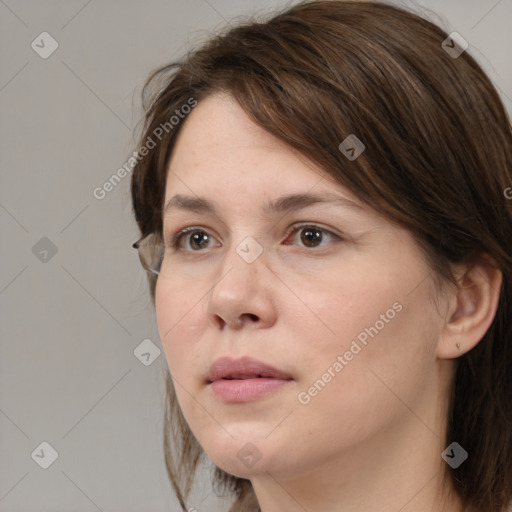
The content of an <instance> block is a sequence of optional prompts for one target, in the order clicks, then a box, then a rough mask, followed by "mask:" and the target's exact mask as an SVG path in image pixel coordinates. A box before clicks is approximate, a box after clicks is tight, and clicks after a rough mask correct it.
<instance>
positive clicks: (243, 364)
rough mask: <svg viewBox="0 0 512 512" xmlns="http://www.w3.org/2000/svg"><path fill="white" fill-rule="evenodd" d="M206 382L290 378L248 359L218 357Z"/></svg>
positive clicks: (283, 373)
mask: <svg viewBox="0 0 512 512" xmlns="http://www.w3.org/2000/svg"><path fill="white" fill-rule="evenodd" d="M206 379H207V382H208V383H211V382H215V381H217V380H221V379H224V380H247V379H282V380H291V379H292V376H291V375H290V374H289V373H287V372H285V371H283V370H279V369H277V368H274V367H273V366H271V365H269V364H267V363H264V362H262V361H258V360H257V359H253V358H250V357H242V358H239V359H233V358H230V357H220V358H219V359H216V360H215V361H214V363H213V364H212V366H211V367H210V371H209V373H208V375H207V377H206Z"/></svg>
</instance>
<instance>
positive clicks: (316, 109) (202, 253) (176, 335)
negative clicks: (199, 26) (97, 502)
mask: <svg viewBox="0 0 512 512" xmlns="http://www.w3.org/2000/svg"><path fill="white" fill-rule="evenodd" d="M145 93H146V94H147V95H148V97H149V101H148V103H147V106H146V117H145V126H144V133H143V135H142V138H141V142H140V147H141V150H140V151H141V153H142V152H143V153H145V156H144V157H143V158H141V159H139V160H138V163H137V164H136V166H135V168H134V170H133V177H132V201H133V208H134V213H135V217H136V220H137V222H138V225H139V228H140V231H141V239H140V240H139V242H137V243H136V244H134V245H135V247H136V248H138V249H139V254H140V257H141V261H142V263H143V265H144V267H145V268H146V269H147V270H148V271H150V273H149V274H148V276H149V282H150V290H151V296H152V299H153V301H154V304H155V307H156V317H157V323H158V329H159V333H160V337H161V341H162V345H163V348H164V350H165V354H166V358H167V362H168V366H169V370H170V374H169V377H168V381H167V386H168V388H167V393H168V410H167V412H166V428H165V436H164V447H165V460H166V466H167V470H168V474H169V477H170V480H171V482H172V484H173V487H174V490H175V492H176V495H177V497H178V500H179V502H180V504H181V506H182V508H183V510H187V507H188V506H191V504H187V503H186V500H187V496H188V494H189V491H190V488H191V485H192V483H193V479H194V475H195V471H196V467H197V464H198V462H199V461H200V460H201V457H202V456H203V455H204V454H206V455H207V456H208V458H209V459H211V461H213V463H214V464H215V474H214V487H215V488H216V489H218V488H221V487H222V486H224V488H225V489H226V490H227V491H229V492H230V493H231V495H232V497H233V505H232V507H231V508H230V510H231V511H240V512H241V511H244V512H249V511H251V512H252V511H262V512H277V511H283V510H286V511H287V512H290V511H304V510H307V511H308V512H315V511H320V510H332V511H343V512H347V511H350V512H355V511H357V512H366V511H375V510H379V511H398V510H400V511H402V512H406V511H415V512H427V511H429V512H430V511H440V510H443V511H445V512H456V511H462V510H468V511H479V512H488V511H495V512H498V511H499V512H504V511H506V510H507V507H508V506H509V505H510V501H511V499H512V445H511V432H512V384H511V379H510V375H511V374H512V372H511V369H512V350H511V344H512V327H511V326H512V322H511V320H512V318H511V304H512V256H511V255H512V236H511V235H512V229H511V220H512V214H511V206H512V203H511V201H510V199H509V198H508V196H507V194H506V190H507V189H509V188H510V186H511V185H512V172H511V168H512V134H511V125H510V120H509V118H508V117H507V114H506V111H505V109H504V107H503V104H502V102H501V100H500V98H499V96H498V94H497V92H496V90H495V89H494V87H493V86H492V84H491V83H490V81H489V79H488V78H487V77H486V75H485V74H484V72H483V71H482V69H481V68H480V67H479V65H478V64H477V63H476V62H475V60H474V59H473V58H472V57H471V56H470V55H468V53H467V51H464V47H463V45H461V43H460V39H456V38H455V37H451V38H450V36H449V34H447V33H445V32H444V31H443V30H441V29H440V28H439V27H437V26H435V25H434V24H432V23H431V22H429V21H427V20H424V19H422V18H420V17H418V16H417V15H415V14H413V13H411V12H408V11H406V10H404V9H400V8H398V7H394V6H391V5H387V4H383V3H376V2H346V1H318V2H305V3H301V4H298V5H295V6H294V7H291V8H289V9H287V10H286V11H284V12H282V13H280V14H277V15H275V16H274V17H273V18H272V19H270V20H268V21H266V22H261V23H258V22H255V21H254V22H247V23H245V24H241V25H239V26H237V27H235V28H232V29H230V30H229V31H227V32H225V33H224V34H221V35H219V36H217V37H215V38H212V39H211V40H210V41H209V42H207V43H206V44H204V45H203V46H202V47H201V48H199V49H197V51H195V52H193V53H191V54H189V55H188V56H187V57H186V58H185V59H184V60H183V61H181V62H179V63H173V64H170V65H168V66H165V67H163V68H161V69H160V70H158V71H157V72H155V73H154V74H153V75H152V76H151V77H150V79H149V80H148V82H147V84H146V87H145ZM192 505H194V504H192ZM195 506H196V508H197V509H198V510H199V508H200V507H199V506H198V505H197V504H195Z"/></svg>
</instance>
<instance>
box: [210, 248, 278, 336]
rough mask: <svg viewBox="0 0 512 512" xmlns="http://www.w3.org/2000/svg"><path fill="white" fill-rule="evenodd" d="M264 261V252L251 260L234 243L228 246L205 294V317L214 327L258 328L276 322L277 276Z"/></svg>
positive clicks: (266, 326)
mask: <svg viewBox="0 0 512 512" xmlns="http://www.w3.org/2000/svg"><path fill="white" fill-rule="evenodd" d="M241 254H242V255H241ZM265 262H266V258H265V252H263V253H261V254H260V255H259V256H258V257H257V258H256V259H255V260H254V261H251V258H246V257H245V255H244V254H243V252H240V253H239V252H237V251H236V247H231V248H230V249H229V251H228V253H227V254H226V256H225V258H224V260H223V263H222V265H221V266H220V267H221V268H220V272H219V274H218V275H217V277H216V284H215V285H214V286H213V288H212V290H211V293H210V294H209V298H208V304H207V315H208V320H209V321H210V322H212V323H213V325H214V326H215V327H217V328H218V329H220V330H222V329H225V328H231V329H241V328H243V327H249V328H260V329H261V328H268V327H270V326H272V325H273V324H274V323H275V321H276V307H275V304H274V300H275V296H276V294H275V290H273V289H272V288H273V287H275V286H276V284H277V283H276V281H277V280H276V278H275V277H274V276H273V273H272V272H271V271H270V270H269V268H268V267H267V266H266V263H265ZM272 291H274V293H272Z"/></svg>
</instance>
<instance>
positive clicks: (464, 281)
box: [437, 253, 503, 359]
mask: <svg viewBox="0 0 512 512" xmlns="http://www.w3.org/2000/svg"><path fill="white" fill-rule="evenodd" d="M457 275H458V281H459V285H460V287H459V289H458V290H456V291H454V292H451V293H452V294H451V295H450V296H449V300H448V307H447V310H446V313H447V314H446V321H445V323H444V325H443V326H442V328H441V333H440V336H439V341H438V344H437V357H439V358H440V359H453V358H456V357H459V356H461V355H462V354H464V353H466V352H469V351H470V350H471V349H472V348H473V347H475V346H476V345H477V344H478V342H479V341H480V340H481V339H482V338H483V337H484V335H485V333H486V332H487V330H488V329H489V327H490V326H491V324H492V322H493V320H494V317H495V315H496V310H497V309H498V302H499V298H500V288H501V283H502V280H503V274H502V272H501V270H499V269H498V268H497V266H496V261H495V260H494V259H493V258H492V257H491V256H490V255H488V254H487V253H483V254H482V255H480V256H479V257H478V258H477V259H476V260H475V261H474V262H473V264H472V265H471V267H470V268H468V267H467V266H460V267H458V272H457Z"/></svg>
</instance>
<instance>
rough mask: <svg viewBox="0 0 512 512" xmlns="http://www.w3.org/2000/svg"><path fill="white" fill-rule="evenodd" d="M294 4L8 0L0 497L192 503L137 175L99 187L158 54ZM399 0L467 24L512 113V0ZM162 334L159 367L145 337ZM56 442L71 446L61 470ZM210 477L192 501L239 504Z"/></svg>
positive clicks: (147, 505)
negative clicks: (183, 477) (173, 441)
mask: <svg viewBox="0 0 512 512" xmlns="http://www.w3.org/2000/svg"><path fill="white" fill-rule="evenodd" d="M292 3H294V2H283V1H278V0H274V1H271V0H268V1H251V0H244V1H236V0H208V1H206V0H189V1H187V2H184V1H178V0H170V1H169V0H167V1H159V0H150V1H142V0H127V1H115V0H92V1H86V0H77V1H63V0H61V1H47V0H46V1H41V0H32V1H27V0H17V1H14V0H5V1H0V38H1V44H0V52H1V53H0V58H1V66H0V108H1V113H2V117H1V126H0V141H1V151H0V159H1V160H0V166H1V178H0V180H1V181H0V226H1V235H2V243H1V253H0V261H1V268H0V321H1V353H0V365H1V368H0V511H10V512H15V511H16V512H18V511H37V512H40V511H50V510H51V511H53V512H59V511H67V512H82V511H83V512H89V511H91V512H94V511H98V510H99V511H104V512H110V511H121V510H122V511H124V512H131V511H134V512H135V511H137V512H142V511H144V512H150V511H154V512H157V511H175V510H176V511H177V510H179V507H178V505H177V502H176V501H175V499H174V497H173V495H172V492H171V489H170V484H169V483H168V481H167V475H166V472H165V467H164V463H163V454H162V433H161V429H162V414H163V403H164V402H163V398H164V388H163V382H164V381H163V374H164V372H163V370H164V368H165V366H164V365H165V364H166V362H165V358H164V353H163V351H161V353H160V356H159V357H157V358H156V359H155V360H154V361H153V359H154V358H155V357H156V355H157V348H159V349H160V350H161V349H162V347H161V344H160V341H159V339H158V333H157V329H156V323H155V320H154V312H153V310H152V307H151V303H150V299H149V295H148V292H147V285H146V280H145V275H144V273H143V271H142V269H141V268H140V267H139V264H138V259H137V255H136V252H135V251H134V250H133V249H131V248H130V244H131V243H132V242H133V241H135V239H136V238H137V234H138V232H137V230H136V226H135V223H134V221H133V220H132V215H131V205H130V198H129V194H128V191H129V180H130V175H128V176H127V177H126V178H124V179H123V180H122V181H121V183H119V184H118V185H117V186H116V187H115V188H114V189H113V190H112V191H110V192H109V193H108V194H107V195H106V197H105V198H104V199H102V200H99V199H96V198H95V197H94V195H93V191H94V189H95V188H97V187H101V186H102V185H103V183H104V182H105V181H107V180H108V179H109V178H110V177H111V176H112V174H114V173H115V172H116V171H117V169H119V168H120V167H121V166H122V165H123V163H125V161H126V159H127V157H128V156H129V155H130V154H131V151H133V149H134V145H135V144H134V138H133V129H134V128H135V124H136V122H137V121H138V120H139V118H140V114H141V110H140V88H141V85H142V83H143V82H144V80H145V78H146V77H147V75H148V73H149V72H150V71H151V70H152V69H154V68H155V67H157V66H159V65H161V64H163V63H165V62H168V61H170V60H172V59H173V58H175V57H178V56H179V55H181V54H182V53H183V52H184V51H185V50H186V49H187V48H188V47H190V46H191V45H193V44H194V42H197V41H201V40H203V39H204V38H205V37H206V36H207V35H208V32H209V31H211V30H215V29H217V28H220V27H221V26H223V25H225V23H227V22H233V20H235V19H236V17H238V16H241V15H249V14H251V13H253V12H254V11H256V10H257V11H260V12H266V11H268V10H269V8H272V7H283V6H285V5H291V4H292ZM396 3H398V2H396ZM399 5H405V6H409V7H413V8H415V9H416V10H417V11H421V9H420V6H425V7H427V8H429V9H432V10H433V11H434V12H436V13H438V14H439V15H440V16H442V19H441V20H439V19H435V18H431V19H432V20H433V21H434V22H436V23H438V24H442V25H443V28H445V30H447V31H448V32H451V31H453V30H456V31H457V32H459V33H460V34H461V35H462V36H463V37H464V38H465V39H466V40H467V41H468V42H469V44H470V47H469V49H468V51H469V52H470V53H471V54H472V55H473V56H474V57H475V58H476V59H477V60H478V61H479V62H480V63H481V65H482V66H483V67H484V69H485V70H486V71H487V73H488V74H489V76H490V77H491V79H492V80H493V82H494V83H495V85H496V86H497V88H498V90H499V91H500V94H501V95H502V98H503V100H504V102H505V105H506V108H507V110H508V111H509V113H511V112H512V100H511V97H512V69H511V65H510V48H512V30H511V28H512V27H511V20H512V0H500V1H495V0H492V1H485V0H479V1H477V0H471V1H462V0H459V1H452V2H447V1H446V0H428V1H422V2H419V3H413V2H402V3H401V4H399ZM427 15H428V13H427ZM44 31H46V32H48V33H50V34H51V36H52V37H53V38H54V39H55V40H56V41H57V42H58V45H59V46H58V48H57V50H56V51H55V52H54V53H53V54H52V55H51V56H49V57H48V58H47V59H43V58H41V57H40V56H39V54H38V53H36V51H34V50H33V49H32V47H31V43H32V41H34V40H35V41H36V43H37V42H38V41H39V42H40V38H39V39H38V36H39V34H41V33H42V32H44ZM440 43H441V41H440ZM40 46H42V44H41V43H40ZM44 46H45V48H46V50H47V49H48V47H49V46H48V40H46V43H45V44H44ZM43 237H46V239H48V240H50V241H51V242H49V241H48V240H46V239H43V240H42V241H41V239H42V238H43ZM34 246H35V248H34ZM52 247H55V248H56V249H57V252H56V253H55V254H52ZM45 250H46V251H48V252H47V253H45V252H44V251H45ZM53 250H55V249H53ZM41 259H43V261H41ZM145 339H150V340H152V343H153V344H154V347H155V348H152V349H151V350H150V356H144V357H145V358H146V360H147V359H148V358H150V359H151V360H152V361H153V362H152V363H151V364H149V365H147V366H146V365H144V364H143V363H142V362H141V361H140V360H139V359H138V358H137V357H136V356H135V354H134V351H135V350H136V348H137V347H138V346H139V345H140V343H141V342H142V341H143V340H145ZM146 343H148V342H146ZM146 352H147V351H146ZM141 359H143V360H144V358H143V357H142V358H141ZM43 441H46V442H47V443H49V444H50V445H51V446H52V447H53V448H54V449H55V450H56V451H57V452H58V458H57V459H56V460H55V462H54V463H53V464H52V465H51V466H50V467H48V469H42V468H41V467H40V466H39V465H38V463H36V461H37V460H39V461H41V460H43V459H44V458H45V457H46V460H48V457H49V456H50V454H49V451H48V449H46V448H44V446H43V447H42V448H41V447H40V444H41V443H42V442H43ZM36 449H37V450H36ZM41 449H43V452H41ZM34 450H36V452H35V453H39V458H38V457H37V456H36V455H33V456H31V454H33V452H34ZM44 450H46V452H45V451H44ZM208 478H209V475H208V472H207V470H205V472H204V474H203V475H202V477H201V478H200V480H199V482H198V485H197V487H196V489H195V490H194V496H193V498H192V499H191V500H190V505H191V506H194V507H195V508H196V509H197V510H198V511H199V512H202V511H216V510H218V511H221V510H227V508H228V507H227V504H226V503H225V502H222V500H219V499H216V498H214V496H213V495H212V494H211V488H210V485H209V480H208Z"/></svg>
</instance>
